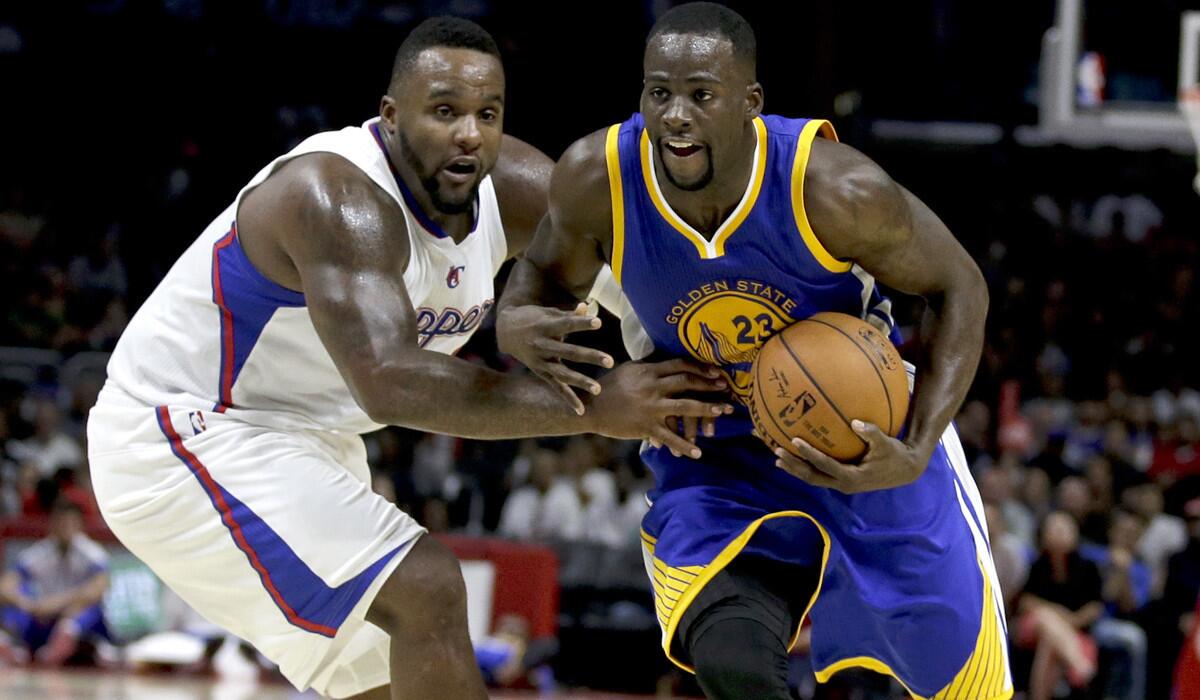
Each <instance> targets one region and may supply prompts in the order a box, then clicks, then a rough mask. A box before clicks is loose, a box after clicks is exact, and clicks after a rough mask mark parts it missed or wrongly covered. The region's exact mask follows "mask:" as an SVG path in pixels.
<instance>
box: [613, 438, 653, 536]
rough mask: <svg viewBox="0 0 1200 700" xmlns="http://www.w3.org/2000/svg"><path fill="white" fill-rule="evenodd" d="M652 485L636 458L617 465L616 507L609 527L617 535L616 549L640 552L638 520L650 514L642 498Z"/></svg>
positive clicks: (622, 460)
mask: <svg viewBox="0 0 1200 700" xmlns="http://www.w3.org/2000/svg"><path fill="white" fill-rule="evenodd" d="M653 485H654V484H653V481H652V480H651V479H650V478H649V474H648V473H647V471H646V465H645V464H644V463H643V462H642V460H641V459H639V458H638V457H637V456H633V457H632V458H629V459H619V460H618V461H617V507H616V511H615V512H614V514H613V519H612V527H613V528H614V529H615V530H616V531H617V532H618V533H620V538H619V540H618V546H621V547H628V548H633V549H637V550H640V549H641V546H642V545H641V543H642V538H641V530H642V518H644V517H646V512H647V511H649V510H650V504H649V503H647V502H646V494H647V493H648V492H649V491H650V488H651V487H652V486H653Z"/></svg>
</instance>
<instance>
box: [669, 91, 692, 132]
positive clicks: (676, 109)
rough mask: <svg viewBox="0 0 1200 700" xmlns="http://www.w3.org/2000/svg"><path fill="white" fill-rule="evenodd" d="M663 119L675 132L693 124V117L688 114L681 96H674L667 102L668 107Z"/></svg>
mask: <svg viewBox="0 0 1200 700" xmlns="http://www.w3.org/2000/svg"><path fill="white" fill-rule="evenodd" d="M662 120H663V124H664V125H665V126H666V127H667V128H668V129H670V130H671V131H672V132H675V133H677V132H680V131H683V130H684V129H687V128H688V127H689V126H691V125H692V119H691V117H690V116H688V111H687V107H686V105H685V104H684V101H683V100H682V99H680V98H674V99H672V100H671V101H670V102H668V103H667V108H666V110H664V111H663V116H662Z"/></svg>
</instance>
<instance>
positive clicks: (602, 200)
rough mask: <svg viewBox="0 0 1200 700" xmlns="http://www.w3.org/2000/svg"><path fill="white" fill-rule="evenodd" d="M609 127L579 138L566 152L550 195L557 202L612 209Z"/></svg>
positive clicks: (601, 210) (588, 208) (555, 172)
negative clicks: (608, 150) (608, 144)
mask: <svg viewBox="0 0 1200 700" xmlns="http://www.w3.org/2000/svg"><path fill="white" fill-rule="evenodd" d="M608 131H609V127H605V128H603V129H597V130H596V131H593V132H592V133H590V134H588V135H587V136H584V137H583V138H581V139H579V140H577V141H575V142H574V143H572V144H571V145H570V146H568V147H567V150H566V151H564V152H563V155H562V158H560V159H559V161H558V165H557V166H555V168H554V179H553V181H552V183H551V189H550V197H551V201H552V202H553V203H554V204H555V205H559V206H570V207H572V208H578V209H581V210H582V211H594V212H608V211H610V210H611V207H612V202H611V200H610V199H609V173H608V154H607V142H608Z"/></svg>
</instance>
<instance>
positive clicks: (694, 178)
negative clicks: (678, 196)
mask: <svg viewBox="0 0 1200 700" xmlns="http://www.w3.org/2000/svg"><path fill="white" fill-rule="evenodd" d="M663 168H664V169H666V171H667V179H669V180H670V181H671V184H672V185H675V186H676V187H678V188H679V189H681V190H699V189H703V188H704V186H705V185H707V184H708V182H709V180H711V179H712V176H711V171H710V168H709V164H708V154H707V153H705V152H703V151H701V152H700V153H695V154H693V155H690V156H687V157H684V158H679V157H677V156H674V155H668V156H666V157H664V158H663Z"/></svg>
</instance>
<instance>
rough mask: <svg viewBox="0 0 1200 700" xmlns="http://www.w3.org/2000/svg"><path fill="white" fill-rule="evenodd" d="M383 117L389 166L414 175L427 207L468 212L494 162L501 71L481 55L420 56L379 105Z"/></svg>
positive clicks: (442, 51)
mask: <svg viewBox="0 0 1200 700" xmlns="http://www.w3.org/2000/svg"><path fill="white" fill-rule="evenodd" d="M381 116H382V117H383V122H384V126H385V128H387V129H388V130H389V131H391V132H392V133H393V135H394V136H396V138H395V139H393V140H392V151H393V153H392V155H393V160H396V158H395V156H397V155H398V156H399V160H400V161H402V162H403V164H404V165H406V166H407V167H408V169H409V170H411V171H412V173H413V174H414V175H416V177H417V178H418V179H419V180H420V182H421V186H422V187H423V188H424V189H425V191H426V192H427V193H428V194H429V197H430V199H431V200H432V202H433V206H434V207H435V208H436V209H437V210H438V211H440V212H442V213H444V214H460V213H463V212H466V211H469V210H470V209H471V206H472V204H473V203H474V202H475V196H476V193H477V192H478V189H479V183H480V182H481V181H482V180H483V178H484V177H485V176H486V175H487V174H488V173H489V172H490V171H491V169H492V167H494V166H495V165H496V158H497V157H498V156H499V154H500V139H501V135H502V133H503V124H504V69H503V68H502V67H501V65H500V61H498V60H497V59H496V57H495V56H491V55H489V54H485V53H481V52H479V51H473V50H471V49H461V48H432V49H426V50H425V51H423V52H421V54H420V55H418V56H417V60H416V61H415V65H414V66H413V70H412V72H411V73H410V74H409V75H407V76H405V77H404V78H402V79H401V80H400V81H398V82H397V83H396V84H395V85H394V86H393V90H392V93H391V94H389V95H388V96H386V97H384V104H383V109H382V110H381ZM397 165H400V163H397Z"/></svg>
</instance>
